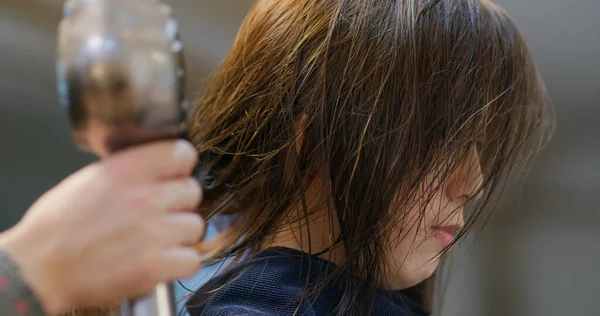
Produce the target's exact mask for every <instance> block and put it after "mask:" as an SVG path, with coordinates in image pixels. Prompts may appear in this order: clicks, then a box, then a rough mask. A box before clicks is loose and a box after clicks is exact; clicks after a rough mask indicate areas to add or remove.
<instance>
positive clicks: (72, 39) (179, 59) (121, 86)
mask: <svg viewBox="0 0 600 316" xmlns="http://www.w3.org/2000/svg"><path fill="white" fill-rule="evenodd" d="M64 11H65V13H64V19H63V20H62V21H61V23H60V25H59V39H58V62H57V75H58V90H59V94H60V98H61V103H62V104H63V106H64V107H65V110H66V111H67V113H68V116H69V119H70V121H71V126H72V130H73V136H74V139H75V141H76V143H77V144H78V145H79V146H80V147H82V148H84V149H86V150H90V151H92V152H94V153H96V154H99V155H101V156H103V155H106V154H108V153H110V152H113V151H115V150H118V149H121V148H124V147H127V146H132V145H136V144H140V143H143V142H147V141H152V140H157V139H162V138H171V137H177V136H180V135H181V134H182V133H183V130H184V128H183V122H184V120H185V110H186V109H185V105H184V90H185V69H184V59H183V48H182V44H181V42H180V39H179V32H178V26H177V21H176V20H175V19H174V18H173V15H172V9H171V8H170V7H169V6H167V5H165V4H162V3H159V1H147V0H72V1H68V2H67V3H66V4H65V10H64Z"/></svg>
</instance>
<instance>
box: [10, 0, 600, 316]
mask: <svg viewBox="0 0 600 316" xmlns="http://www.w3.org/2000/svg"><path fill="white" fill-rule="evenodd" d="M170 2H171V3H172V4H173V6H174V7H175V9H176V13H177V15H178V17H179V18H180V20H181V27H182V33H183V38H184V41H185V45H186V48H187V58H188V63H189V66H190V73H191V74H190V75H191V77H192V80H191V81H190V85H191V86H192V87H191V88H190V90H191V91H192V92H193V91H194V86H196V87H197V86H198V85H197V84H196V83H198V82H200V80H202V79H205V78H207V76H208V75H209V73H210V71H211V70H213V69H215V67H216V66H217V65H218V63H219V61H220V60H221V58H222V57H223V56H224V54H225V53H226V51H227V49H228V47H229V45H230V44H231V41H232V39H233V37H234V36H235V34H236V32H237V29H238V27H239V25H240V22H241V20H242V19H243V17H244V15H245V13H246V12H247V10H248V8H249V7H250V5H251V3H252V1H250V0H201V1H189V0H173V1H170ZM496 3H498V4H500V5H502V6H504V7H505V8H506V9H507V10H508V11H509V12H510V13H511V15H512V16H513V18H514V19H515V21H516V22H517V24H518V26H519V27H520V29H521V30H522V32H523V34H524V36H525V37H526V39H527V40H528V42H529V43H530V46H531V50H532V51H533V54H534V55H535V57H536V59H537V62H538V65H539V67H540V70H541V73H542V75H543V77H544V78H545V80H546V83H547V85H548V88H549V90H550V93H551V95H552V97H553V99H554V103H555V106H556V112H557V117H558V129H557V132H556V135H555V137H554V139H553V141H552V143H551V144H550V146H549V147H548V148H547V149H546V150H545V151H543V153H542V154H541V155H540V157H539V158H538V159H537V162H536V164H535V165H534V167H533V168H532V170H531V171H530V175H529V177H528V179H527V181H526V182H525V183H524V185H523V186H522V187H515V188H513V190H512V191H513V192H511V194H510V196H509V198H508V203H507V204H506V205H504V206H503V207H502V208H501V209H499V210H498V211H497V212H496V213H495V215H494V216H493V217H492V219H491V220H490V221H489V222H488V224H487V226H486V227H485V230H483V231H481V232H478V233H477V234H476V235H475V236H474V237H471V238H470V240H467V242H466V243H465V245H464V246H463V247H462V248H461V249H458V250H457V251H456V252H455V254H454V259H453V264H452V267H451V272H452V273H451V279H450V282H449V287H448V289H447V290H446V291H445V292H446V294H445V296H444V301H443V303H444V309H443V310H444V311H443V312H442V313H440V315H443V316H459V315H460V316H471V315H473V316H475V315H490V316H496V315H498V316H500V315H502V316H505V315H528V316H554V315H556V316H559V315H561V316H562V315H600V310H599V307H598V299H597V296H598V295H599V294H598V293H600V272H599V270H598V267H599V266H600V228H599V227H598V226H599V224H600V212H599V211H600V208H599V206H598V205H600V107H598V106H597V100H598V99H599V98H600V62H598V56H600V35H599V33H600V19H598V18H597V13H598V12H600V2H599V1H597V0H570V1H561V0H526V1H523V0H497V1H496ZM60 14H61V1H59V0H0V229H6V228H8V227H10V226H11V225H13V224H14V223H16V221H17V220H18V219H19V218H20V217H21V215H22V214H23V212H24V211H25V210H26V209H27V207H28V206H29V205H30V204H31V203H32V202H33V201H34V200H35V199H36V197H38V196H39V195H40V194H42V193H43V192H44V191H46V190H48V189H49V188H51V187H52V186H53V185H55V184H56V183H58V182H59V181H60V179H62V178H64V177H65V176H67V175H68V174H70V173H71V172H73V171H75V170H77V169H78V168H80V167H82V166H84V165H85V164H86V163H89V162H90V161H93V157H91V156H88V155H86V154H84V153H81V152H79V151H78V150H76V149H75V148H74V147H73V145H72V143H71V139H70V135H69V131H68V128H67V126H68V124H67V121H66V119H65V116H64V114H63V112H62V110H61V108H60V107H59V105H58V102H57V96H56V92H55V80H54V58H55V36H56V32H55V29H56V25H57V23H58V21H59V19H60Z"/></svg>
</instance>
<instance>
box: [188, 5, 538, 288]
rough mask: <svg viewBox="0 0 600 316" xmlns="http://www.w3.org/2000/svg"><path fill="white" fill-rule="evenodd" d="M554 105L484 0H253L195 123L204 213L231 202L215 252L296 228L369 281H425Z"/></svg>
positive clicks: (305, 242)
mask: <svg viewBox="0 0 600 316" xmlns="http://www.w3.org/2000/svg"><path fill="white" fill-rule="evenodd" d="M546 103H547V97H546V93H545V90H544V87H543V84H542V82H541V80H540V79H539V77H538V74H537V71H536V69H535V67H534V64H533V61H532V60H531V56H530V54H529V52H528V50H527V47H526V45H525V43H524V41H523V39H522V38H521V36H520V34H519V32H518V30H517V29H516V28H515V26H514V25H513V23H512V22H511V21H510V20H509V18H508V17H507V15H506V13H505V12H504V11H503V10H502V9H500V8H499V7H497V6H496V5H494V4H493V3H491V2H489V1H483V0H481V1H479V0H447V1H435V0H434V1H406V0H394V1H387V0H386V1H376V0H369V1H367V0H360V1H348V0H331V1H318V0H302V1H300V0H259V1H257V3H256V5H255V6H254V8H253V9H252V11H251V12H250V14H249V15H248V17H247V18H246V20H245V22H244V24H243V25H242V27H241V30H240V33H239V35H238V37H237V39H236V41H235V44H234V46H233V48H232V50H231V52H230V53H229V54H228V56H227V57H226V59H225V60H224V62H223V64H222V65H221V67H220V69H219V71H218V72H217V73H216V75H215V77H214V78H213V80H212V81H211V83H210V84H209V86H208V88H207V90H206V91H205V92H204V93H203V95H202V96H201V98H200V99H199V101H198V103H197V108H196V110H195V111H194V112H193V114H192V115H191V120H190V137H191V139H192V141H193V143H194V144H195V145H196V146H197V149H198V151H199V152H200V157H201V158H200V159H201V164H200V166H199V169H198V175H199V177H200V178H201V180H202V181H203V183H204V184H205V186H206V188H207V191H206V194H207V196H206V200H207V202H206V203H205V204H206V205H205V207H204V209H203V210H202V211H203V212H206V213H207V214H208V213H211V214H219V213H220V214H223V213H233V214H236V216H235V218H236V220H235V221H234V223H233V225H232V226H230V227H229V228H228V229H227V230H226V231H225V232H224V233H223V235H221V239H219V240H218V242H219V245H220V247H218V250H217V253H218V256H227V255H231V254H240V253H242V252H244V251H245V250H248V249H251V250H257V249H260V248H261V247H264V246H265V245H269V244H273V239H274V237H275V236H281V235H282V234H284V235H285V234H286V233H287V234H288V235H290V234H291V235H294V234H300V233H302V234H303V235H304V236H301V237H300V238H298V239H297V240H298V241H299V242H298V244H300V245H298V247H299V248H301V249H303V250H305V251H308V252H313V253H314V252H327V250H329V249H328V247H332V249H342V252H343V261H342V262H339V264H340V265H341V266H342V267H343V270H345V271H347V272H349V273H352V274H353V275H355V276H357V277H358V278H360V279H362V280H363V281H365V282H366V283H367V284H368V286H369V287H371V288H375V287H391V288H404V287H408V286H410V285H413V284H415V283H418V282H420V281H421V280H423V279H424V278H427V277H428V276H429V275H431V273H432V272H433V269H434V268H435V266H436V264H437V262H436V259H435V257H436V256H437V255H438V254H439V253H441V252H442V251H443V250H444V249H446V248H448V246H449V244H450V242H449V240H448V239H446V237H447V235H446V233H448V232H452V233H454V230H458V231H457V232H456V233H457V235H461V234H462V232H464V230H463V229H462V228H463V227H469V226H471V225H472V223H473V221H474V219H475V218H476V217H477V214H478V213H479V212H478V211H475V212H474V215H473V216H470V217H468V218H467V219H463V215H462V208H463V206H464V205H465V203H467V202H469V201H471V200H473V199H475V198H480V199H479V202H478V203H477V205H475V209H476V210H479V209H481V207H483V206H484V205H485V204H487V203H488V202H489V201H491V197H493V192H497V189H498V188H499V187H500V186H501V184H502V183H503V182H504V180H505V179H506V177H507V176H508V175H509V174H510V171H511V170H514V169H515V166H519V165H520V164H521V163H522V162H524V161H525V159H526V158H527V157H528V156H529V155H530V154H531V153H532V152H534V151H535V150H536V149H537V148H538V147H539V145H540V141H541V139H542V136H543V132H544V129H545V123H546V122H547V115H548V112H549V108H548V107H547V104H546ZM315 227H318V228H322V227H325V228H327V229H326V231H327V232H328V234H329V235H328V236H327V242H325V245H324V246H326V247H319V248H323V249H311V248H313V247H312V246H313V244H314V238H312V237H307V236H306V234H307V233H316V232H318V231H320V229H317V228H315ZM322 235H323V234H321V236H320V237H319V238H321V239H322ZM444 236H446V237H444ZM296 237H297V236H296ZM317 244H319V243H317ZM320 244H322V243H320ZM350 288H351V287H350ZM349 292H352V291H349Z"/></svg>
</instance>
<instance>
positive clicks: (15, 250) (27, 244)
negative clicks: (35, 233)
mask: <svg viewBox="0 0 600 316" xmlns="http://www.w3.org/2000/svg"><path fill="white" fill-rule="evenodd" d="M44 248H45V247H43V245H41V244H40V243H39V242H35V241H34V240H32V239H31V238H30V236H28V234H25V233H24V232H22V231H20V229H19V227H15V228H12V229H11V230H9V231H7V232H4V233H2V234H0V249H1V250H2V251H4V252H5V253H6V254H7V255H8V256H9V257H10V259H12V260H13V262H14V263H15V265H16V266H17V268H18V270H19V274H20V277H21V278H22V279H23V281H24V283H26V285H27V286H28V287H29V289H30V290H31V292H32V293H33V294H34V295H35V298H36V299H37V300H38V302H39V304H40V305H41V306H42V307H43V308H44V311H45V312H46V313H47V314H49V315H54V314H58V313H62V312H65V311H66V310H67V309H68V308H69V304H68V302H67V300H66V298H65V293H67V292H65V291H63V290H62V289H60V282H55V281H53V279H55V278H54V277H55V276H53V275H52V273H50V270H51V269H49V264H48V263H49V260H48V258H50V256H49V254H50V252H49V251H48V250H46V249H44Z"/></svg>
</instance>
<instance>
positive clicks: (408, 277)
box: [383, 259, 440, 290]
mask: <svg viewBox="0 0 600 316" xmlns="http://www.w3.org/2000/svg"><path fill="white" fill-rule="evenodd" d="M439 262H440V261H439V259H435V260H431V259H426V260H422V261H420V263H417V262H415V261H413V262H406V263H405V265H404V267H402V268H400V269H399V270H396V271H390V273H389V274H388V275H389V279H388V280H387V282H384V283H383V285H384V288H385V289H388V290H404V289H407V288H410V287H413V286H415V285H417V284H419V283H421V282H423V281H425V280H427V279H429V278H430V277H431V276H432V275H433V274H434V273H435V270H436V269H437V267H438V264H439Z"/></svg>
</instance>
